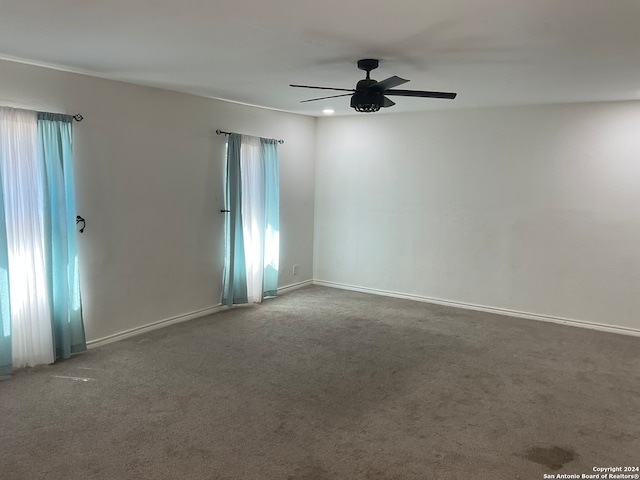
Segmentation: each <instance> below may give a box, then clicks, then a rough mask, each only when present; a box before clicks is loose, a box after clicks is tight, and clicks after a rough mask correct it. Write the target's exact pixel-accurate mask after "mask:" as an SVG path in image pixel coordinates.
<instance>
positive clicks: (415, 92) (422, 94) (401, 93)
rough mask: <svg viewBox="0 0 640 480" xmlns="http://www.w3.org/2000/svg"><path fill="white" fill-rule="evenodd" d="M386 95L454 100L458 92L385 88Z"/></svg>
mask: <svg viewBox="0 0 640 480" xmlns="http://www.w3.org/2000/svg"><path fill="white" fill-rule="evenodd" d="M384 94H385V95H399V96H402V97H424V98H447V99H449V100H453V99H454V98H456V95H457V93H451V92H425V91H422V90H385V92H384Z"/></svg>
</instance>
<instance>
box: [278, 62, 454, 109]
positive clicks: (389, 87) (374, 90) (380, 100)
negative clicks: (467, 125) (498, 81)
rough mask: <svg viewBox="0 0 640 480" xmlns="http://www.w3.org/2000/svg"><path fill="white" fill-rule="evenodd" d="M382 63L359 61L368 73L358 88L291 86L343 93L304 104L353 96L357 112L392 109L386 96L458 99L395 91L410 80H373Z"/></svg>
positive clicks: (419, 91)
mask: <svg viewBox="0 0 640 480" xmlns="http://www.w3.org/2000/svg"><path fill="white" fill-rule="evenodd" d="M379 64H380V62H379V61H378V60H376V59H375V58H363V59H362V60H358V68H359V69H360V70H364V71H365V72H367V76H366V78H364V79H362V80H360V81H359V82H358V83H357V84H356V88H353V89H348V88H333V87H314V86H311V85H290V86H291V87H297V88H314V89H319V90H335V91H340V92H351V93H342V94H339V95H330V96H328V97H319V98H311V99H309V100H302V102H315V101H318V100H325V99H327V98H337V97H348V96H351V108H353V109H354V110H355V111H356V112H365V113H371V112H377V111H379V110H380V108H387V107H392V106H393V105H395V102H393V101H392V100H390V99H388V98H387V97H386V95H398V96H402V97H419V98H444V99H449V100H453V99H454V98H456V95H457V94H455V93H451V92H428V91H423V90H393V87H397V86H399V85H403V84H405V83H407V82H408V81H409V80H405V79H404V78H400V77H397V76H395V75H394V76H393V77H389V78H387V79H385V80H382V81H380V82H378V81H376V80H374V79H372V78H371V75H370V74H371V70H375V69H376V68H378V65H379Z"/></svg>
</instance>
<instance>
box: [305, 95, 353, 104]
mask: <svg viewBox="0 0 640 480" xmlns="http://www.w3.org/2000/svg"><path fill="white" fill-rule="evenodd" d="M351 95H353V93H343V94H342V95H330V96H328V97H319V98H310V99H309V100H300V103H305V102H315V101H316V100H324V99H325V98H337V97H349V96H351Z"/></svg>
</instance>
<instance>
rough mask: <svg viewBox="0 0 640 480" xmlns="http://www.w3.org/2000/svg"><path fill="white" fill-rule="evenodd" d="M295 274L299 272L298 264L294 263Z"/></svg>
mask: <svg viewBox="0 0 640 480" xmlns="http://www.w3.org/2000/svg"><path fill="white" fill-rule="evenodd" d="M293 274H294V275H297V274H298V265H294V266H293Z"/></svg>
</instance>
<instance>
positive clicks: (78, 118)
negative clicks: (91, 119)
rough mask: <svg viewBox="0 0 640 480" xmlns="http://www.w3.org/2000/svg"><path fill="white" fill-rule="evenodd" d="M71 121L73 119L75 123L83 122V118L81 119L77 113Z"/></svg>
mask: <svg viewBox="0 0 640 480" xmlns="http://www.w3.org/2000/svg"><path fill="white" fill-rule="evenodd" d="M73 119H74V120H75V121H76V122H81V121H82V120H84V117H83V116H82V115H80V114H79V113H76V114H75V115H74V116H73Z"/></svg>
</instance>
